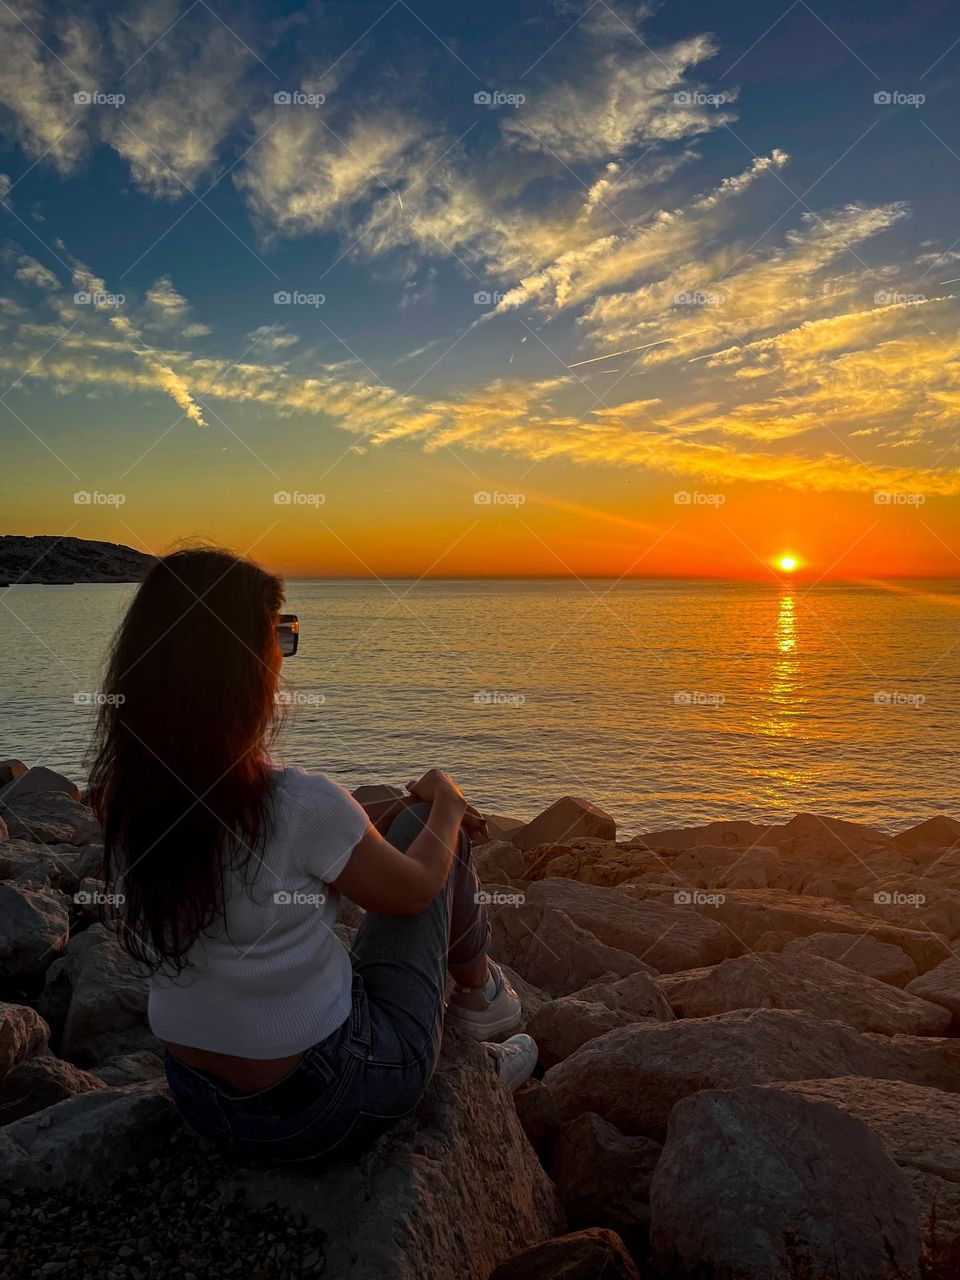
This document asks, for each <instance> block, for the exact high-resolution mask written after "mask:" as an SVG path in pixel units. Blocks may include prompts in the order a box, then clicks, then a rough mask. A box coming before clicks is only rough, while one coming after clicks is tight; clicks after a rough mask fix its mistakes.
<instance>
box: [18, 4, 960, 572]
mask: <svg viewBox="0 0 960 1280" xmlns="http://www.w3.org/2000/svg"><path fill="white" fill-rule="evenodd" d="M958 86H960V11H958V10H957V9H956V6H951V5H950V4H949V3H948V0H915V2H912V3H911V2H910V0H899V3H894V2H890V0H871V3H865V2H863V0H844V2H843V3H839V2H837V0H831V2H830V3H824V2H818V3H817V4H816V5H811V4H807V3H806V0H794V2H793V3H790V2H787V3H784V4H783V5H781V4H780V3H779V0H776V2H775V3H769V2H765V3H753V2H749V0H744V2H742V3H739V4H736V5H717V4H710V5H708V4H706V3H698V2H693V3H684V4H679V3H671V2H670V0H667V3H663V4H650V5H637V4H618V3H613V2H612V0H595V2H592V3H591V2H590V0H577V2H576V3H574V2H573V0H553V2H552V3H548V2H546V0H543V2H541V3H529V4H524V3H520V4H503V3H497V2H493V3H489V4H484V5H472V6H462V5H450V4H448V3H428V2H427V0H410V3H408V2H407V0H380V2H378V3H362V2H361V3H351V4H317V3H308V4H306V5H298V4H283V3H272V4H266V3H250V4H247V3H243V2H242V0H241V2H240V3H235V4H232V5H231V6H229V7H226V6H222V5H219V4H214V3H208V2H207V0H179V2H177V3H173V2H169V3H168V2H166V0H159V2H158V0H150V3H145V4H135V3H134V4H125V5H123V6H116V5H106V6H104V5H98V4H96V3H93V4H90V5H87V6H84V7H83V8H82V9H77V8H68V7H65V6H59V5H56V4H46V3H40V2H39V0H6V2H5V3H3V4H2V5H0V223H2V225H0V383H2V385H3V392H2V394H0V406H2V412H0V457H2V464H0V466H2V477H3V483H2V488H0V492H2V495H3V497H2V504H3V505H2V514H3V519H2V521H0V532H4V533H18V534H40V533H42V534H70V535H72V536H77V537H89V538H103V539H108V540H111V541H117V542H123V543H127V544H129V545H131V546H136V547H140V548H142V549H147V550H151V551H154V552H162V551H164V550H166V549H168V548H170V547H172V546H174V545H178V544H179V543H180V542H182V541H183V540H185V539H203V540H206V541H214V542H217V543H221V544H226V545H229V546H232V547H234V548H235V549H236V550H237V551H240V552H242V553H246V554H250V555H252V556H253V557H254V558H256V559H259V560H261V561H262V562H264V563H266V564H267V565H269V566H270V567H271V568H273V569H275V570H278V571H280V572H283V573H285V574H287V575H289V576H304V577H306V576H347V577H365V576H370V575H376V576H379V577H384V578H388V577H408V576H414V577H418V576H420V575H428V576H454V577H455V576H472V575H479V576H525V575H530V576H540V575H543V576H553V575H560V576H568V575H575V576H579V577H594V576H600V577H620V576H621V575H623V576H633V575H636V576H645V575H655V576H656V575H672V576H694V577H700V576H704V577H711V576H723V577H734V578H736V577H758V578H764V577H770V578H771V579H772V580H778V578H779V577H780V576H782V574H783V572H784V570H783V569H781V568H780V567H779V566H780V561H781V560H782V559H783V558H784V557H786V556H789V557H791V558H792V560H793V561H794V562H795V572H796V573H798V574H799V575H801V576H805V577H807V578H810V579H812V580H819V579H831V578H857V579H861V578H864V579H878V578H889V577H898V576H907V577H909V576H932V577H960V518H958V513H960V501H958V495H960V459H958V454H957V441H958V432H957V410H958V407H960V332H958V326H957V296H958V290H960V229H958V227H957V223H956V218H955V211H956V207H957V193H958V183H960V127H958V121H960V116H958V113H957V109H956V104H957V95H958Z"/></svg>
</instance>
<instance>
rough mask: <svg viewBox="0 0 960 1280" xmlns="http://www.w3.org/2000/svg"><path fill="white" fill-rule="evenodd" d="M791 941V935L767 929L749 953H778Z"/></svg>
mask: <svg viewBox="0 0 960 1280" xmlns="http://www.w3.org/2000/svg"><path fill="white" fill-rule="evenodd" d="M843 936H844V937H849V934H844V935H843ZM793 941H794V937H793V934H792V933H787V931H786V930H785V929H768V930H767V932H766V933H761V935H760V937H759V938H758V939H757V940H756V942H755V943H754V944H753V946H752V947H751V948H750V949H751V951H776V952H780V951H783V950H784V949H785V947H786V946H787V943H789V942H793Z"/></svg>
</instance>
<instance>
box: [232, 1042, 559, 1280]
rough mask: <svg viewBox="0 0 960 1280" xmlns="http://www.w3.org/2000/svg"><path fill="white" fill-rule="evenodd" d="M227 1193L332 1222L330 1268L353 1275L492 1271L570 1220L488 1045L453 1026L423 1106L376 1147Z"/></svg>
mask: <svg viewBox="0 0 960 1280" xmlns="http://www.w3.org/2000/svg"><path fill="white" fill-rule="evenodd" d="M222 1196H223V1199H224V1201H225V1202H232V1201H233V1200H235V1199H236V1198H237V1197H241V1198H242V1199H243V1200H244V1202H245V1204H246V1205H249V1206H251V1207H253V1208H255V1209H257V1208H263V1207H266V1206H268V1205H270V1204H274V1203H277V1204H280V1205H282V1206H283V1207H284V1208H286V1209H289V1210H290V1211H292V1212H294V1213H297V1214H302V1215H303V1216H304V1218H305V1227H306V1228H307V1229H310V1230H317V1229H319V1230H321V1231H324V1232H326V1233H327V1239H326V1257H325V1270H324V1274H325V1275H328V1276H330V1277H334V1276H343V1277H348V1276H349V1277H350V1280H448V1277H451V1276H458V1277H460V1276H462V1277H464V1280H486V1277H487V1276H489V1274H490V1272H491V1271H492V1270H493V1268H494V1267H496V1266H497V1265H498V1264H499V1263H500V1262H503V1261H504V1260H505V1259H506V1258H509V1257H510V1256H511V1255H512V1254H514V1253H516V1252H517V1251H518V1250H519V1249H522V1248H525V1247H527V1246H528V1245H532V1244H537V1243H539V1242H540V1241H542V1240H544V1239H546V1238H547V1237H549V1236H550V1235H552V1234H553V1233H554V1232H556V1231H562V1230H563V1229H564V1226H565V1222H564V1218H563V1211H562V1209H561V1207H560V1204H559V1201H558V1200H557V1198H556V1193H555V1192H554V1189H553V1185H552V1183H551V1182H550V1180H549V1178H548V1177H547V1175H546V1174H545V1173H544V1171H543V1169H542V1168H541V1166H540V1163H539V1161H538V1160H537V1158H536V1155H535V1154H534V1151H533V1149H532V1148H531V1146H530V1144H529V1143H528V1142H527V1140H526V1138H525V1137H524V1134H523V1131H522V1129H521V1128H520V1124H519V1121H518V1120H517V1117H516V1113H515V1111H514V1107H513V1100H512V1095H511V1094H510V1093H509V1092H508V1091H507V1090H506V1088H505V1087H504V1086H503V1085H501V1084H500V1083H499V1081H497V1080H496V1078H495V1076H494V1073H493V1069H492V1067H491V1066H490V1063H489V1061H488V1059H487V1056H486V1054H485V1053H484V1052H483V1050H482V1049H480V1047H479V1046H478V1045H476V1044H471V1043H467V1042H466V1041H464V1040H461V1039H458V1038H456V1037H452V1036H450V1035H447V1036H445V1038H444V1046H443V1050H442V1052H441V1056H440V1061H439V1064H438V1068H437V1071H436V1073H435V1075H434V1078H433V1080H432V1082H431V1084H430V1087H429V1088H428V1090H427V1092H426V1094H425V1095H424V1097H423V1100H422V1101H421V1103H420V1105H419V1107H418V1108H417V1110H416V1112H415V1113H414V1114H413V1115H412V1116H411V1117H410V1118H409V1119H406V1120H402V1121H401V1122H400V1123H399V1125H397V1126H396V1128H395V1129H393V1130H391V1131H390V1132H389V1133H388V1134H387V1135H386V1136H385V1137H383V1138H381V1139H380V1141H379V1142H378V1143H377V1144H376V1146H375V1147H374V1148H373V1149H372V1150H370V1151H368V1152H366V1153H365V1154H363V1155H360V1156H349V1157H345V1158H344V1159H343V1160H341V1161H337V1162H336V1163H333V1164H331V1165H330V1167H329V1168H328V1169H326V1170H324V1171H322V1172H320V1173H318V1174H317V1175H315V1176H314V1175H310V1174H308V1173H306V1172H305V1171H300V1170H297V1171H295V1172H286V1171H284V1170H280V1169H276V1170H274V1169H266V1168H259V1169H252V1168H241V1169H240V1170H238V1171H237V1172H236V1173H235V1174H234V1176H232V1177H229V1178H228V1179H227V1180H225V1182H224V1184H223V1188H222ZM494 1224H495V1225H494Z"/></svg>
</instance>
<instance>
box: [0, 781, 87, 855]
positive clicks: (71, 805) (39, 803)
mask: <svg viewBox="0 0 960 1280" xmlns="http://www.w3.org/2000/svg"><path fill="white" fill-rule="evenodd" d="M26 776H27V775H26V774H24V777H26ZM19 781H20V779H18V782H19ZM11 785H12V786H17V783H16V782H15V783H12V784H11ZM0 815H2V817H3V819H4V821H5V822H6V824H7V829H8V831H9V833H10V838H11V839H13V840H33V841H34V842H36V843H38V844H72V845H78V844H90V843H91V842H92V841H95V840H99V839H100V837H101V832H100V824H99V823H98V822H97V819H96V818H95V817H94V814H93V810H92V809H88V808H87V806H86V805H84V804H79V803H78V802H77V801H76V800H74V799H72V798H71V797H70V796H68V795H66V794H64V793H62V792H59V791H55V792H49V793H42V794H37V793H34V792H27V793H26V794H24V795H19V794H18V795H11V796H9V797H2V796H0Z"/></svg>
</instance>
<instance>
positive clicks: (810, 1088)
mask: <svg viewBox="0 0 960 1280" xmlns="http://www.w3.org/2000/svg"><path fill="white" fill-rule="evenodd" d="M767 1087H768V1088H770V1089H773V1088H776V1089H782V1090H783V1091H785V1092H787V1093H789V1094H792V1095H796V1096H801V1097H803V1098H806V1099H808V1100H810V1101H814V1102H823V1103H829V1104H830V1105H832V1106H836V1107H841V1108H842V1109H843V1110H844V1111H846V1112H848V1113H849V1114H850V1115H852V1116H855V1117H856V1118H857V1119H858V1120H860V1121H862V1122H863V1123H864V1124H866V1125H867V1126H868V1128H869V1129H870V1130H871V1131H872V1132H873V1133H875V1134H876V1136H877V1137H878V1138H879V1139H880V1141H881V1142H882V1144H883V1146H884V1149H885V1151H886V1153H887V1155H888V1156H889V1157H890V1159H891V1160H893V1161H895V1163H896V1164H898V1165H899V1166H900V1168H901V1169H902V1170H903V1172H904V1173H905V1174H906V1176H907V1179H908V1181H909V1182H910V1185H911V1187H912V1188H913V1192H914V1195H915V1197H916V1200H917V1202H918V1206H919V1212H918V1224H919V1228H920V1230H921V1232H922V1234H923V1235H924V1237H925V1240H924V1243H925V1246H926V1248H927V1250H928V1252H929V1254H930V1256H931V1260H932V1264H933V1265H932V1268H931V1270H930V1271H929V1272H928V1274H930V1275H935V1276H949V1275H956V1274H957V1272H956V1270H955V1268H954V1267H951V1266H950V1265H949V1263H948V1259H949V1258H950V1255H951V1253H952V1251H953V1250H956V1249H957V1245H958V1242H960V1097H958V1096H957V1095H956V1094H953V1093H943V1092H941V1091H940V1090H938V1089H925V1088H922V1087H919V1086H917V1085H909V1084H901V1083H899V1082H898V1081H892V1080H861V1079H858V1078H855V1077H841V1078H839V1079H834V1080H804V1081H802V1082H799V1083H796V1084H785V1085H777V1086H767ZM953 1261H954V1263H955V1262H956V1255H954V1257H953Z"/></svg>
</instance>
